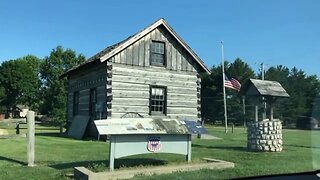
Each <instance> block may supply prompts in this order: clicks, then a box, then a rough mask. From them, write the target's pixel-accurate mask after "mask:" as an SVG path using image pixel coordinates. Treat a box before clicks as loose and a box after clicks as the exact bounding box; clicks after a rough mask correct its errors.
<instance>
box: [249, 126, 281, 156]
mask: <svg viewBox="0 0 320 180" xmlns="http://www.w3.org/2000/svg"><path fill="white" fill-rule="evenodd" d="M247 138H248V142H247V148H248V149H249V150H253V151H265V152H280V151H282V143H283V142H282V125H281V121H280V120H273V121H269V120H264V121H258V122H255V121H251V122H248V123H247Z"/></svg>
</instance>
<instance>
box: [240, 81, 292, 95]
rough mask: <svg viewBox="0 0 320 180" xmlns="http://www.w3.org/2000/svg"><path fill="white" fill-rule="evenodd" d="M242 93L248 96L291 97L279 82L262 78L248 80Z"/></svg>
mask: <svg viewBox="0 0 320 180" xmlns="http://www.w3.org/2000/svg"><path fill="white" fill-rule="evenodd" d="M240 93H241V94H243V95H246V96H273V97H289V94H288V93H287V92H286V90H285V89H284V88H283V87H282V86H281V84H280V83H279V82H277V81H268V80H260V79H250V80H248V81H247V82H246V83H245V85H244V86H243V88H241V91H240Z"/></svg>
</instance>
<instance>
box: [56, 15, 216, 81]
mask: <svg viewBox="0 0 320 180" xmlns="http://www.w3.org/2000/svg"><path fill="white" fill-rule="evenodd" d="M159 26H163V27H164V28H165V29H166V30H167V31H168V32H169V33H170V34H171V35H172V36H173V37H174V39H175V40H176V41H177V42H178V43H179V45H181V46H182V47H183V48H184V49H185V50H186V51H187V52H188V53H189V54H190V56H191V57H192V58H193V59H195V61H196V63H197V64H198V65H199V67H200V68H201V69H202V70H203V71H204V72H207V73H210V70H209V69H208V68H207V67H206V66H205V65H204V63H203V61H202V60H201V59H200V58H199V57H198V56H197V55H196V53H195V52H193V50H192V49H191V48H190V47H189V46H188V45H187V44H186V43H185V42H184V41H183V40H182V39H181V38H180V37H179V36H178V34H177V33H176V32H175V31H174V30H173V29H172V28H171V27H170V26H169V25H168V23H167V22H166V21H165V20H164V19H163V18H161V19H159V20H157V21H156V22H154V23H153V24H151V25H149V26H148V27H146V28H145V29H143V30H141V31H139V32H138V33H136V34H134V35H132V36H129V37H128V38H126V39H125V40H123V41H121V42H119V43H116V44H114V45H111V46H108V47H107V48H105V49H103V50H102V51H100V52H99V53H97V54H95V55H94V56H92V57H90V58H89V59H88V60H87V61H85V62H84V63H83V64H80V65H78V66H76V67H74V68H71V69H69V70H68V71H67V72H65V73H64V74H63V75H61V77H64V76H66V75H67V74H69V73H70V72H71V71H74V70H76V69H78V68H80V67H83V66H85V65H87V64H91V63H93V62H96V61H100V62H105V61H106V60H108V59H110V58H111V57H113V56H115V55H116V54H118V53H119V52H121V51H122V50H124V49H126V48H127V47H128V46H130V45H132V44H133V43H135V42H137V41H138V40H139V39H141V38H143V37H144V36H146V35H147V34H148V33H150V32H151V31H153V30H154V29H156V28H158V27H159Z"/></svg>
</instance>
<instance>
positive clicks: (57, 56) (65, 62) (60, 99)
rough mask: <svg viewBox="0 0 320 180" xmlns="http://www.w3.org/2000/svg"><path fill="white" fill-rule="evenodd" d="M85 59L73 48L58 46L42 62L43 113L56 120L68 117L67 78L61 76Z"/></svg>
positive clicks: (61, 121) (59, 120)
mask: <svg viewBox="0 0 320 180" xmlns="http://www.w3.org/2000/svg"><path fill="white" fill-rule="evenodd" d="M84 61H85V57H84V56H83V55H81V54H79V55H76V52H75V51H73V50H71V49H66V50H64V49H63V47H61V46H58V47H56V48H55V49H53V50H52V51H51V53H50V56H47V57H45V58H44V61H43V62H42V64H41V68H40V69H41V70H40V74H41V81H42V96H43V103H42V108H41V113H43V114H48V115H49V116H51V117H53V119H54V120H55V121H56V122H59V123H63V122H65V119H66V104H67V79H66V78H60V75H62V74H63V73H64V72H65V71H67V70H68V69H70V68H72V67H75V66H77V65H79V64H80V63H82V62H84Z"/></svg>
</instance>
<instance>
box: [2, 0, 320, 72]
mask: <svg viewBox="0 0 320 180" xmlns="http://www.w3.org/2000/svg"><path fill="white" fill-rule="evenodd" d="M0 8H1V9H0V62H2V61H5V60H9V59H15V58H18V57H22V56H24V55H27V54H33V55H36V56H38V57H40V58H43V57H45V56H47V55H49V53H50V51H51V50H52V49H53V48H55V47H56V46H57V45H62V46H63V47H65V48H71V49H73V50H75V51H76V52H78V53H82V54H84V55H85V56H86V57H87V58H89V57H90V56H92V55H94V54H95V53H97V52H98V51H100V50H102V49H103V48H105V47H107V46H108V45H111V44H113V43H116V42H118V41H121V40H123V39H124V38H126V37H128V36H129V35H132V34H134V33H136V32H137V31H139V30H141V29H142V28H144V27H146V26H147V25H149V24H151V23H153V22H154V21H155V20H157V19H159V18H160V17H163V18H165V19H166V21H167V22H168V23H169V24H170V25H171V26H172V27H173V29H174V30H175V31H176V32H177V33H178V34H179V35H180V36H181V37H182V39H184V40H185V42H186V43H187V44H188V45H189V46H190V47H191V48H192V49H193V50H194V51H195V52H196V53H197V54H198V55H199V57H200V58H201V59H202V60H203V61H204V62H205V64H206V65H207V66H208V67H212V65H217V64H219V63H220V62H221V49H220V43H219V41H221V40H222V41H224V48H225V59H226V60H229V61H233V60H234V59H236V58H237V57H239V58H241V59H243V60H244V61H246V62H247V63H248V64H249V65H250V66H251V67H252V68H253V69H254V70H255V71H256V72H258V68H259V64H260V63H261V62H264V63H265V64H266V65H267V67H270V66H274V65H280V64H281V65H285V66H287V67H289V68H292V67H294V66H296V67H298V68H301V69H303V70H304V71H305V72H306V73H307V74H308V75H311V74H316V75H317V76H318V77H320V10H319V9H320V1H319V0H303V1H302V0H299V1H298V0H260V1H259V0H220V1H217V0H207V1H204V0H197V1H195V0H194V1H188V0H183V1H178V0H176V1H174V0H161V1H160V0H159V1H156V0H153V1H151V0H146V1H142V0H117V1H102V0H100V1H97V0H91V1H89V0H88V1H84V0H77V1H72V0H55V1H40V0H37V1H36V0H29V1H17V0H1V1H0Z"/></svg>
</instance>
